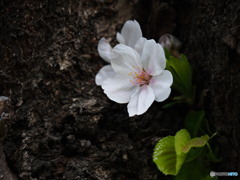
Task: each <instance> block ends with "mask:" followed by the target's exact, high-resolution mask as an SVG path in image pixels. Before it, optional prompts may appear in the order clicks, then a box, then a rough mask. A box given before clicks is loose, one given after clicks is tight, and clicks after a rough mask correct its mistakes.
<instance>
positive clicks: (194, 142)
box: [182, 135, 209, 153]
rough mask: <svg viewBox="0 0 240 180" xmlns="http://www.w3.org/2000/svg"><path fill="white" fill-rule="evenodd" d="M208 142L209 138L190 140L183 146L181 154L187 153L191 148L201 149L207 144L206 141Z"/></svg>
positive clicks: (202, 137) (206, 136)
mask: <svg viewBox="0 0 240 180" xmlns="http://www.w3.org/2000/svg"><path fill="white" fill-rule="evenodd" d="M208 140H209V136H208V135H205V136H201V137H196V138H193V139H191V140H189V141H188V142H187V143H186V144H185V146H183V147H182V152H185V153H187V152H188V151H189V150H190V149H191V148H192V147H203V146H205V145H206V144H207V141H208Z"/></svg>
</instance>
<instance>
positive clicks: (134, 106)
mask: <svg viewBox="0 0 240 180" xmlns="http://www.w3.org/2000/svg"><path fill="white" fill-rule="evenodd" d="M140 90H141V88H140V86H137V87H136V89H135V90H134V91H133V94H132V95H131V98H130V101H129V103H128V106H127V108H128V114H129V116H130V117H132V116H134V115H137V113H138V99H139V94H140Z"/></svg>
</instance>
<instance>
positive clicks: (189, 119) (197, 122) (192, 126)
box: [184, 110, 205, 137]
mask: <svg viewBox="0 0 240 180" xmlns="http://www.w3.org/2000/svg"><path fill="white" fill-rule="evenodd" d="M204 117H205V111H204V110H201V111H191V112H189V113H188V114H187V115H186V118H185V122H184V123H185V127H186V129H187V130H188V131H189V132H190V134H191V136H192V137H196V136H197V134H198V132H199V129H200V127H201V124H202V122H203V120H204Z"/></svg>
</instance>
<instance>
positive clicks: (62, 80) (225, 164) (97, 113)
mask: <svg viewBox="0 0 240 180" xmlns="http://www.w3.org/2000/svg"><path fill="white" fill-rule="evenodd" d="M128 19H136V20H138V21H139V23H140V25H141V27H142V30H143V35H144V36H145V37H147V38H151V39H155V40H156V41H157V40H158V38H159V37H160V36H161V35H163V34H164V33H171V34H173V35H175V36H176V37H178V39H180V41H181V42H182V43H183V46H182V50H181V51H182V52H183V53H184V54H185V55H186V56H187V57H188V58H189V60H190V62H191V64H192V66H193V69H194V83H195V84H197V95H198V96H201V94H202V92H205V94H204V95H203V96H202V99H203V102H204V103H203V107H204V108H205V110H206V114H207V119H208V121H209V123H210V127H211V129H212V131H213V132H215V131H216V132H218V134H219V135H218V136H217V137H216V138H215V145H216V147H218V148H219V156H220V157H222V158H223V161H222V162H220V163H217V164H213V166H212V170H213V171H220V172H222V171H224V172H226V171H230V172H233V171H237V172H240V163H239V161H240V159H239V155H240V150H239V148H240V147H239V146H240V144H239V142H240V133H239V129H240V124H239V117H240V113H239V112H240V111H239V109H240V107H239V102H240V73H239V70H240V1H237V0H224V1H223V0H211V1H208V0H182V1H179V0H169V1H167V0H164V1H161V0H151V1H149V0H134V1H128V0H115V1H113V0H91V1H90V0H58V1H51V0H35V1H31V0H21V1H18V0H15V1H12V0H1V1H0V25H1V28H0V96H7V97H9V98H10V100H11V105H9V106H8V107H7V108H5V110H4V111H5V117H4V118H5V119H4V120H5V121H6V134H5V138H4V141H3V144H2V146H3V150H4V154H5V158H6V163H7V165H8V167H9V169H10V170H9V169H8V168H7V167H6V166H5V165H4V167H6V168H4V169H2V170H0V173H1V174H0V175H2V176H1V178H3V179H10V177H11V178H13V179H14V178H15V177H14V176H16V178H17V179H42V180H44V179H69V180H70V179H79V180H84V179H86V180H91V179H98V180H103V179H104V180H105V179H106V180H108V179H113V180H115V179H119V180H124V179H126V180H130V179H142V180H157V179H169V178H170V177H166V176H164V175H162V174H161V173H160V172H159V171H158V170H157V168H156V166H155V165H154V164H153V162H152V152H153V147H154V145H155V144H156V142H157V141H158V140H159V139H160V138H162V137H164V136H167V135H173V134H175V132H176V131H177V130H179V129H181V128H182V127H183V118H184V115H185V113H186V112H187V109H185V107H182V106H175V107H172V108H169V109H166V110H163V109H162V108H161V107H162V105H163V104H162V103H154V104H153V105H152V106H151V108H150V109H149V110H148V112H146V113H145V114H144V115H142V116H137V117H133V118H129V117H128V113H127V110H126V109H127V108H126V105H119V104H117V103H114V102H112V101H110V100H109V99H108V98H107V97H106V96H105V94H104V93H103V90H102V89H101V88H100V87H98V86H96V84H95V80H94V78H95V75H96V73H97V72H98V70H99V69H100V68H101V67H102V66H103V65H105V63H104V61H103V60H101V58H100V57H99V56H98V53H97V49H96V47H97V43H98V40H99V39H100V37H106V38H110V39H112V40H113V41H112V42H113V45H114V43H115V44H116V41H115V35H116V32H118V31H119V30H120V29H121V27H122V25H123V23H124V22H125V21H126V20H128ZM6 114H7V116H6ZM2 146H0V147H2ZM1 154H2V153H1ZM0 157H3V158H1V162H3V161H4V155H3V154H2V155H0ZM0 168H1V167H0ZM5 169H7V170H5ZM4 171H5V172H4ZM8 171H11V172H8ZM9 173H10V175H4V174H9Z"/></svg>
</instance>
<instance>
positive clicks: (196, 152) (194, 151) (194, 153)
mask: <svg viewBox="0 0 240 180" xmlns="http://www.w3.org/2000/svg"><path fill="white" fill-rule="evenodd" d="M203 149H204V147H200V148H191V149H190V151H189V152H188V153H187V158H186V160H185V162H186V163H188V162H191V161H193V160H195V159H196V158H198V157H199V156H200V155H201V154H202V152H203Z"/></svg>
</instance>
